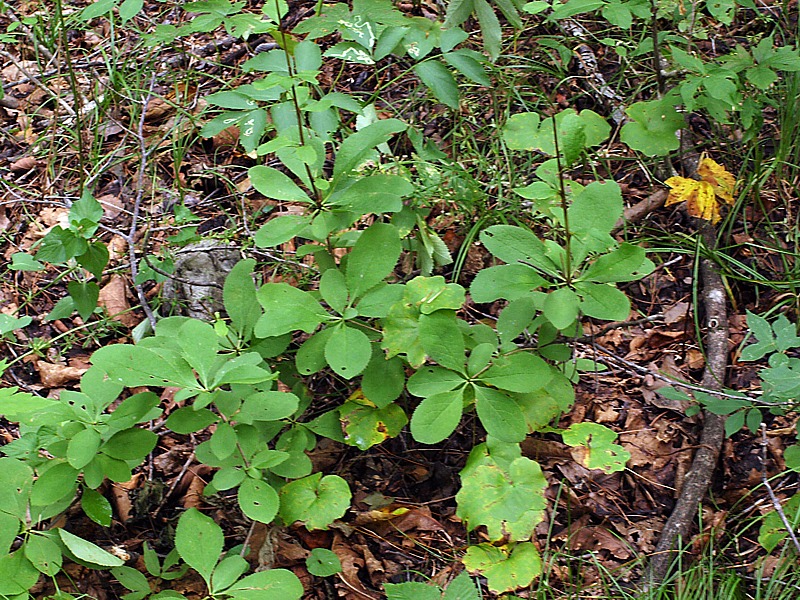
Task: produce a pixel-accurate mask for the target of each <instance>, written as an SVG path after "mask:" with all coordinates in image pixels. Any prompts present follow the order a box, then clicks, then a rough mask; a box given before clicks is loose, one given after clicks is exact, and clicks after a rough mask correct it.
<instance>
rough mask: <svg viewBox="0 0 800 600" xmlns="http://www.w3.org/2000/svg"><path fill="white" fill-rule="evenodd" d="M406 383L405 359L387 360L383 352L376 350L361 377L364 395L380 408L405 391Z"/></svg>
mask: <svg viewBox="0 0 800 600" xmlns="http://www.w3.org/2000/svg"><path fill="white" fill-rule="evenodd" d="M405 383H406V372H405V368H404V366H403V361H402V360H400V359H399V358H397V357H395V358H390V359H388V360H387V359H386V357H385V356H384V354H383V352H381V351H380V350H377V351H374V352H373V354H372V359H371V360H370V362H369V364H368V365H367V368H366V369H364V374H363V376H362V378H361V389H362V391H363V392H364V396H366V398H367V399H368V400H369V401H370V402H372V403H374V404H375V405H376V406H377V407H378V408H384V407H386V406H388V405H389V404H390V403H391V402H393V401H394V400H396V399H397V398H398V397H399V396H400V394H402V393H403V388H404V387H405Z"/></svg>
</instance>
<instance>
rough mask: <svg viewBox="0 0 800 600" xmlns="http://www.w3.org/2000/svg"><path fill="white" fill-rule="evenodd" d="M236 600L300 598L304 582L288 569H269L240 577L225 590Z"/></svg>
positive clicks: (287, 599)
mask: <svg viewBox="0 0 800 600" xmlns="http://www.w3.org/2000/svg"><path fill="white" fill-rule="evenodd" d="M225 593H226V594H227V595H230V596H231V597H233V598H235V599H236V600H267V599H272V598H280V599H281V600H300V597H301V596H302V595H303V584H302V583H300V580H299V579H298V578H297V575H295V574H294V573H292V572H291V571H287V570H286V569H269V570H268V571H260V572H258V573H253V574H252V575H248V576H247V577H245V578H243V579H240V580H239V581H238V582H237V583H235V584H234V585H232V586H231V587H230V588H228V589H227V590H225Z"/></svg>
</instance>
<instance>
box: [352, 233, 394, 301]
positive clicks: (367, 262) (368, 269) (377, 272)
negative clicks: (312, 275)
mask: <svg viewBox="0 0 800 600" xmlns="http://www.w3.org/2000/svg"><path fill="white" fill-rule="evenodd" d="M402 249H403V248H402V244H401V242H400V234H399V233H398V231H397V228H396V227H395V226H394V225H390V224H388V223H374V224H373V225H371V226H370V227H369V228H368V229H365V230H364V231H363V232H361V235H360V236H359V238H358V241H357V242H356V244H355V246H354V247H353V250H352V251H351V252H350V254H349V255H348V256H347V271H346V273H345V278H346V280H347V288H348V289H349V290H350V297H351V298H358V297H359V296H361V295H362V294H364V292H366V291H367V290H369V289H370V288H373V287H375V286H376V285H378V284H379V283H380V282H381V281H383V280H384V279H385V278H386V277H388V276H389V275H390V274H391V272H392V271H393V270H394V267H395V265H396V264H397V259H398V258H400V252H402Z"/></svg>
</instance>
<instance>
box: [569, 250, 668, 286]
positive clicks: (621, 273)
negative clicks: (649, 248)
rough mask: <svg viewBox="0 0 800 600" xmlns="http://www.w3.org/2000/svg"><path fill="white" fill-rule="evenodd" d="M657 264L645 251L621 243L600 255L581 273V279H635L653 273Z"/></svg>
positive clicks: (611, 281)
mask: <svg viewBox="0 0 800 600" xmlns="http://www.w3.org/2000/svg"><path fill="white" fill-rule="evenodd" d="M654 268H655V265H653V263H652V261H650V260H648V259H647V258H646V257H645V251H644V249H643V248H640V247H639V246H634V245H633V244H628V243H624V244H620V247H619V248H616V249H615V250H613V251H611V252H609V253H607V254H602V255H600V256H599V257H598V258H597V260H595V261H594V262H593V263H592V264H591V265H589V267H588V268H587V269H586V270H585V271H584V272H583V273H581V276H580V280H583V281H594V282H596V283H614V282H620V281H635V280H637V279H641V278H642V277H644V276H646V275H649V274H650V273H652V271H653V269H654Z"/></svg>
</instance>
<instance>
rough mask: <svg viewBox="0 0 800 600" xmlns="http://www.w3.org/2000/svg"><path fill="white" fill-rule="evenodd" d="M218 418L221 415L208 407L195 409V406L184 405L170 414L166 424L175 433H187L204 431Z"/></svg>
mask: <svg viewBox="0 0 800 600" xmlns="http://www.w3.org/2000/svg"><path fill="white" fill-rule="evenodd" d="M218 419H219V416H217V414H216V413H214V412H212V411H210V410H208V409H207V408H199V409H197V410H195V408H194V407H193V406H183V407H181V408H179V409H177V410H176V411H174V412H173V413H172V414H170V416H169V417H167V421H166V423H164V424H165V425H166V426H167V428H169V429H170V430H171V431H174V432H175V433H179V434H181V435H187V434H189V433H195V432H197V431H202V430H203V429H205V428H206V427H208V426H209V425H211V424H213V423H216V422H217V420H218Z"/></svg>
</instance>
